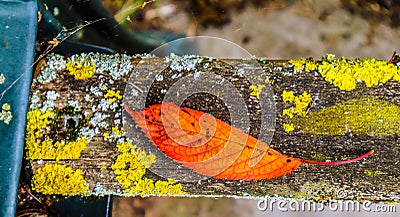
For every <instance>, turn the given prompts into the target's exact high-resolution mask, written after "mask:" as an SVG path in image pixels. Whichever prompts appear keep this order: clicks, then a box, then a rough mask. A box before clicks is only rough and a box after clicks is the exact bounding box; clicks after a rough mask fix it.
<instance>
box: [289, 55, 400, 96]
mask: <svg viewBox="0 0 400 217" xmlns="http://www.w3.org/2000/svg"><path fill="white" fill-rule="evenodd" d="M289 63H290V64H291V65H293V67H294V69H295V70H297V71H299V70H301V69H302V68H303V66H304V71H305V72H309V71H312V70H318V71H319V72H320V74H321V76H322V77H323V78H324V79H325V80H326V81H328V82H331V83H332V84H333V85H334V86H336V87H338V88H339V89H340V90H346V91H350V90H353V89H355V88H356V86H357V83H360V82H363V83H364V84H365V86H367V87H373V86H377V85H379V84H385V83H386V82H387V81H389V80H390V79H393V80H395V81H400V72H399V68H398V66H396V65H394V64H388V63H387V62H386V61H384V60H377V59H374V58H365V59H354V58H349V59H346V58H344V57H341V58H334V55H332V54H328V55H326V56H325V57H323V58H322V60H321V61H320V62H317V61H313V60H312V59H307V60H306V59H304V58H302V59H299V60H290V61H289Z"/></svg>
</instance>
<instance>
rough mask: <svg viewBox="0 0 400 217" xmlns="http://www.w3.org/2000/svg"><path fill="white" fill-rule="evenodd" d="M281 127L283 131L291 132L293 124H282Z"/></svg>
mask: <svg viewBox="0 0 400 217" xmlns="http://www.w3.org/2000/svg"><path fill="white" fill-rule="evenodd" d="M283 129H284V130H285V132H292V131H293V130H294V126H293V124H283Z"/></svg>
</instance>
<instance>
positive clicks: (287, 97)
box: [282, 90, 295, 102]
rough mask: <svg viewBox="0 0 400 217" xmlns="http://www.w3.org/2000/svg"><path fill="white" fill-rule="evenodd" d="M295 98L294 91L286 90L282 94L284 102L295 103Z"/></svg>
mask: <svg viewBox="0 0 400 217" xmlns="http://www.w3.org/2000/svg"><path fill="white" fill-rule="evenodd" d="M294 98H295V96H294V91H292V90H290V91H287V90H284V91H283V92H282V100H283V102H294Z"/></svg>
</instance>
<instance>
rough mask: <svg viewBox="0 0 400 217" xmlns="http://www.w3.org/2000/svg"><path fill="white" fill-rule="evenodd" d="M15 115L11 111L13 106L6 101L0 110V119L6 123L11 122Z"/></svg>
mask: <svg viewBox="0 0 400 217" xmlns="http://www.w3.org/2000/svg"><path fill="white" fill-rule="evenodd" d="M12 118H13V116H12V113H11V106H10V104H8V103H4V104H3V105H2V106H1V111H0V121H2V122H4V123H5V124H10V122H11V120H12Z"/></svg>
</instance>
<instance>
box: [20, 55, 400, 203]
mask: <svg viewBox="0 0 400 217" xmlns="http://www.w3.org/2000/svg"><path fill="white" fill-rule="evenodd" d="M329 67H336V68H329ZM338 68H341V69H343V70H342V71H338V70H336V69H338ZM344 69H346V70H347V71H346V70H344ZM318 70H319V71H318ZM398 72H399V70H398V68H397V66H395V65H392V64H389V65H388V64H386V63H384V62H382V61H376V60H373V59H369V60H365V61H361V60H344V59H332V57H331V56H327V57H325V59H323V61H314V60H298V61H273V60H264V59H248V60H244V59H242V60H234V59H212V58H204V57H196V56H191V57H189V56H187V57H177V56H169V57H167V58H165V59H160V58H153V57H141V56H137V57H132V56H126V55H120V54H118V55H103V54H81V55H75V56H71V57H63V56H59V55H56V54H51V55H50V56H48V57H47V58H46V59H45V60H43V61H42V62H41V63H40V64H39V66H38V67H37V69H36V73H35V77H34V82H33V84H32V90H31V92H32V94H31V101H30V111H29V113H28V127H27V145H26V158H27V159H28V160H29V161H30V166H31V168H32V171H33V173H32V186H33V189H34V190H36V191H37V192H40V193H44V194H63V195H74V194H80V195H104V194H113V195H142V196H148V195H182V196H183V195H184V196H209V197H221V196H227V197H250V198H271V197H278V198H279V197H284V198H294V199H300V198H303V199H308V200H316V201H328V200H337V199H349V200H359V201H362V200H373V201H384V202H385V201H386V202H396V201H398V200H399V196H400V188H399V175H400V171H399V153H400V146H399V142H400V138H399V136H398V135H399V132H398V129H399V126H400V116H399V111H400V108H399V107H398V106H399V103H400V101H399V99H400V91H399V90H400V89H399V88H400V84H399V80H400V76H399V74H398ZM229 85H231V86H229ZM368 86H370V87H368ZM232 87H234V89H235V90H237V91H238V92H237V94H238V95H234V93H233V92H234V91H233V90H232ZM166 97H167V98H168V97H169V98H168V99H167V100H166V101H174V100H175V102H182V103H183V104H182V107H189V108H193V109H196V110H200V111H203V112H207V113H210V114H212V115H213V116H215V117H217V118H219V119H221V120H223V121H225V122H226V123H229V124H231V125H234V126H236V127H237V128H239V129H243V130H246V129H247V128H246V127H247V125H246V123H249V134H250V135H252V136H254V137H256V138H259V139H260V140H262V141H265V142H267V143H268V144H270V146H271V147H272V148H274V149H276V150H278V151H280V152H282V153H284V154H286V155H289V156H294V157H298V158H302V159H311V160H322V161H335V160H343V159H349V158H353V157H356V156H359V155H361V154H363V153H365V152H367V151H368V150H371V149H373V150H374V151H375V153H374V154H373V155H372V156H370V157H368V158H367V159H364V160H362V161H359V162H356V163H352V164H347V165H337V166H318V165H307V164H304V165H302V166H301V167H299V168H298V169H297V170H295V171H294V172H292V173H290V174H287V175H285V176H282V177H279V178H276V179H271V180H260V181H242V180H239V181H232V180H221V179H214V178H210V177H204V176H202V175H199V174H196V173H195V172H193V171H191V170H190V169H187V168H184V167H183V166H181V165H180V164H178V163H176V162H174V161H173V160H171V159H169V158H168V157H166V156H165V154H164V153H162V152H161V151H159V150H158V149H157V148H156V147H155V146H154V145H152V143H150V142H149V141H148V139H146V138H145V136H144V134H143V133H142V132H141V131H140V130H139V129H137V128H136V126H135V124H134V122H133V121H132V119H130V118H129V116H128V115H127V113H126V112H125V111H124V108H123V105H124V104H125V105H128V106H129V107H131V108H133V109H134V110H140V109H143V108H144V107H145V106H149V105H153V104H158V103H161V102H162V101H163V100H164V101H165V98H166ZM229 100H230V101H229ZM260 103H261V104H260ZM235 109H236V110H235ZM228 110H229V111H234V112H233V113H232V112H231V113H230V112H229V111H228ZM240 111H245V113H244V114H245V115H244V116H243V115H240V114H239V115H238V116H235V115H236V114H238V113H240ZM247 111H248V112H247ZM238 117H239V118H242V119H237V118H238ZM243 117H244V119H243ZM246 118H248V122H246ZM133 145H136V146H133ZM154 158H155V160H154ZM70 169H72V170H70ZM168 178H171V179H170V180H168ZM173 180H175V181H173Z"/></svg>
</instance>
